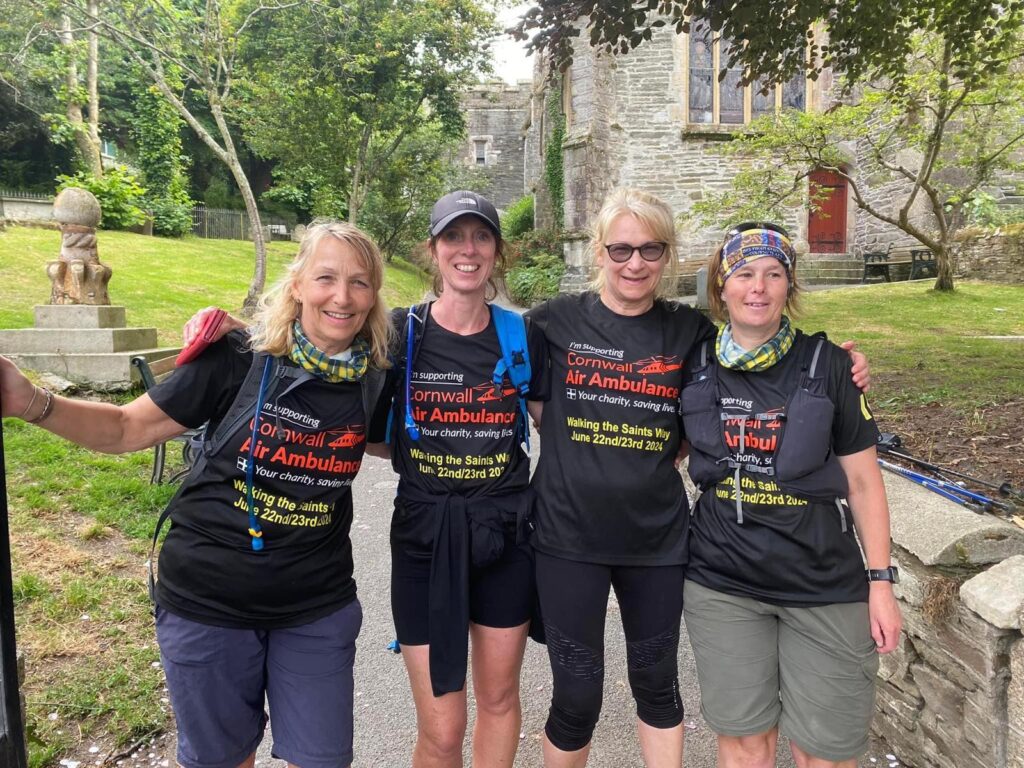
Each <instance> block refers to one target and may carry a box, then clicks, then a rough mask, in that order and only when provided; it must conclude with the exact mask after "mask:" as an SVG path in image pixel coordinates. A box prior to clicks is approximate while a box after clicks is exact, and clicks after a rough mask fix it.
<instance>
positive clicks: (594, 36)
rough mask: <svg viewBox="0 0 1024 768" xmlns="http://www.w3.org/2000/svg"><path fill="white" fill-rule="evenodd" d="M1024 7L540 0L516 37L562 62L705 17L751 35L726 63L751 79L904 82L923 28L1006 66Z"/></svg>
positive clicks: (957, 50) (876, 1)
mask: <svg viewBox="0 0 1024 768" xmlns="http://www.w3.org/2000/svg"><path fill="white" fill-rule="evenodd" d="M649 11H652V12H651V13H649ZM653 11H656V12H653ZM1022 11H1024V2H1021V0H977V1H976V2H970V3H964V2H962V1H961V0H860V2H855V3H854V2H844V1H843V0H731V1H730V2H727V3H723V2H719V1H718V0H661V2H649V3H636V2H634V0H538V2H537V3H536V4H535V7H534V8H533V9H531V11H530V12H529V13H528V14H526V15H525V16H524V17H523V21H521V22H520V24H519V25H518V27H517V28H516V36H517V37H518V38H519V39H521V40H527V39H529V40H530V48H531V49H534V50H536V49H541V50H544V51H546V52H547V53H548V54H549V55H550V61H551V65H552V68H555V69H562V68H564V67H565V66H567V65H569V64H571V63H572V57H573V46H574V45H580V43H581V42H584V43H585V42H587V41H589V43H590V44H591V45H593V46H597V47H599V48H600V49H603V50H605V51H607V52H616V53H623V52H626V51H629V50H632V49H635V48H637V47H638V46H641V45H642V44H643V43H644V42H645V41H648V40H650V39H651V38H652V37H653V36H654V33H655V32H657V31H659V30H660V29H662V28H667V29H671V30H674V31H675V32H677V33H681V32H689V30H690V25H691V23H692V22H693V21H694V20H696V19H705V20H707V21H708V22H709V23H710V26H711V29H713V30H714V31H715V33H716V36H718V35H720V36H721V37H722V38H725V39H729V40H742V41H743V44H742V45H734V46H732V48H731V51H732V52H731V55H730V57H729V61H728V62H725V61H723V62H722V68H723V69H725V68H727V67H728V68H730V69H731V68H734V67H735V68H738V69H742V70H743V71H744V74H745V77H746V81H747V82H752V81H754V80H756V79H758V78H759V77H764V78H765V79H767V80H769V81H770V82H777V83H781V82H785V81H786V80H788V79H789V78H790V77H792V76H793V75H794V74H796V73H797V72H800V71H802V70H804V69H807V70H809V72H810V76H811V78H812V79H817V76H818V74H819V73H820V72H821V71H822V70H823V69H826V68H832V69H834V70H835V71H837V72H845V73H846V74H847V76H849V77H850V78H851V79H852V80H856V81H864V80H874V79H878V78H885V79H886V80H888V81H890V82H892V83H893V84H894V85H895V86H896V87H897V88H900V87H902V84H903V80H904V78H905V77H906V75H907V72H908V70H910V69H912V67H913V61H914V48H913V44H912V42H911V39H912V36H913V35H914V34H915V33H916V32H918V31H925V32H928V33H939V34H942V35H944V37H945V38H946V39H947V40H948V41H949V51H950V56H951V60H952V61H957V62H959V61H979V62H981V63H982V67H981V70H980V73H981V75H982V76H983V77H985V76H987V75H988V74H989V73H991V72H998V71H999V69H1000V68H1001V60H1002V59H1004V57H1005V55H1006V49H1005V48H1003V47H1001V45H1000V40H999V36H1000V34H999V33H1000V31H1003V30H1007V29H1010V28H1012V29H1019V28H1020V25H1021V22H1022ZM581 17H587V19H588V25H587V27H586V28H585V29H586V31H587V32H588V37H587V38H583V37H581V36H580V28H579V20H580V18H581ZM815 26H818V27H819V28H821V27H824V28H827V29H828V37H827V42H825V41H823V40H822V39H821V38H820V36H819V37H817V38H815V37H814V36H813V35H812V33H811V30H812V28H813V27H815ZM641 55H642V54H641Z"/></svg>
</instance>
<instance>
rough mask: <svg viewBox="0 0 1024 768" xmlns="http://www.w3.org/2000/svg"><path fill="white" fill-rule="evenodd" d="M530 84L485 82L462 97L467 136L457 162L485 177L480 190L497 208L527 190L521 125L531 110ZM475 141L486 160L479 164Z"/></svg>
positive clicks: (517, 197) (523, 127)
mask: <svg viewBox="0 0 1024 768" xmlns="http://www.w3.org/2000/svg"><path fill="white" fill-rule="evenodd" d="M530 93H531V84H530V83H529V82H523V83H519V84H517V85H507V84H505V83H485V84H482V85H478V86H474V87H473V88H471V89H470V90H469V91H467V92H466V93H465V94H464V95H463V97H462V106H463V111H464V112H465V117H466V139H465V141H464V142H463V145H462V149H461V151H460V152H459V153H458V156H457V158H456V162H458V163H460V164H462V165H465V166H469V167H471V168H473V169H474V170H476V171H477V172H479V173H481V174H482V175H483V176H484V178H486V180H487V181H486V183H485V184H483V185H481V187H480V189H479V191H480V192H481V193H482V194H484V195H486V196H487V197H489V198H490V199H491V201H492V202H493V203H494V205H495V206H496V207H497V208H499V209H505V208H507V207H508V206H509V205H511V204H512V203H514V202H515V201H516V200H518V199H519V198H521V197H522V196H523V195H524V194H526V185H525V182H524V151H523V142H524V137H523V133H524V129H525V126H526V125H527V123H528V117H529V112H530ZM477 142H482V144H483V146H484V149H485V159H486V163H485V164H484V165H478V164H477V160H476V148H477Z"/></svg>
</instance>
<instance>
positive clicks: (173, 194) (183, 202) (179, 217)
mask: <svg viewBox="0 0 1024 768" xmlns="http://www.w3.org/2000/svg"><path fill="white" fill-rule="evenodd" d="M193 205H194V203H193V201H192V198H190V197H189V196H188V192H186V191H185V187H184V180H183V179H181V178H180V177H179V178H177V179H175V180H174V183H173V184H172V185H171V188H170V191H169V194H168V195H167V196H166V197H160V198H155V199H150V200H148V201H147V206H148V207H149V212H150V213H151V214H152V216H153V234H155V235H162V236H163V237H181V236H182V235H185V234H187V233H189V232H191V231H192V206H193Z"/></svg>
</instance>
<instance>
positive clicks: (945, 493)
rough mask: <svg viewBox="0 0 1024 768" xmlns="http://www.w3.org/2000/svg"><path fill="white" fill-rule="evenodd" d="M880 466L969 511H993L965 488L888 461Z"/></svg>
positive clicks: (879, 460)
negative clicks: (974, 498)
mask: <svg viewBox="0 0 1024 768" xmlns="http://www.w3.org/2000/svg"><path fill="white" fill-rule="evenodd" d="M878 464H879V466H881V467H882V468H883V469H887V470H888V471H890V472H892V473H893V474H895V475H900V476H901V477H904V478H906V479H907V480H910V481H912V482H915V483H917V484H918V485H921V486H924V487H925V488H927V489H928V490H929V491H932V492H933V493H937V494H939V496H942V497H943V498H946V499H949V500H950V501H953V502H956V503H957V504H959V505H960V506H962V507H967V509H969V510H971V511H972V512H978V513H982V512H988V511H991V507H990V506H988V505H983V504H981V503H979V502H976V501H974V500H972V499H971V498H970V496H974V495H976V494H972V493H971V492H970V491H966V490H964V489H963V488H960V487H959V486H955V485H951V484H950V483H944V484H942V481H941V480H936V479H935V478H931V477H925V476H924V475H920V474H918V473H917V472H914V471H912V470H909V469H907V468H906V467H901V466H899V465H897V464H892V463H890V462H888V461H885V460H884V459H878ZM954 489H956V490H954Z"/></svg>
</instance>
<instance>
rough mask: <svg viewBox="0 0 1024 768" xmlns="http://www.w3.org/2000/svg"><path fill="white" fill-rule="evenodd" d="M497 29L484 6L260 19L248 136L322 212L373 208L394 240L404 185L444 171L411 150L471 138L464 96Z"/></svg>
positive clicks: (407, 1)
mask: <svg viewBox="0 0 1024 768" xmlns="http://www.w3.org/2000/svg"><path fill="white" fill-rule="evenodd" d="M493 30H494V19H493V14H492V13H491V12H490V11H489V10H486V9H485V8H484V6H483V5H482V4H481V3H478V2H477V0H393V2H388V3H379V2H375V1H374V0H340V1H339V2H338V3H333V4H313V3H302V4H298V6H297V7H295V8H292V9H290V10H289V11H288V12H287V13H283V14H280V15H278V16H276V17H275V18H274V20H273V23H272V24H271V23H269V21H268V20H267V19H262V20H256V21H255V22H254V23H253V24H251V25H250V27H249V30H248V33H247V35H246V37H245V38H244V39H243V40H242V49H241V50H242V61H244V64H245V67H246V71H247V76H246V84H245V87H244V89H242V90H241V91H239V92H238V93H239V96H240V99H241V100H242V102H243V103H242V104H241V105H240V106H241V110H240V114H241V115H242V116H243V117H244V120H243V126H244V132H245V138H246V140H247V141H248V142H249V143H250V144H251V146H252V147H253V148H254V149H255V150H256V151H257V152H259V153H260V154H261V155H262V156H264V157H266V158H268V159H273V160H275V161H276V165H275V170H274V175H275V181H276V183H277V184H278V185H281V186H288V187H291V188H292V189H296V190H301V191H302V194H303V195H304V196H307V197H308V206H309V209H310V212H311V213H313V214H314V215H333V216H345V217H346V218H350V219H354V220H356V221H363V220H364V216H363V212H362V210H361V209H362V208H363V206H364V205H368V206H370V207H371V208H372V209H373V210H372V211H371V212H369V213H368V214H367V217H368V219H367V220H371V221H374V222H381V221H384V220H386V221H387V223H386V224H380V229H381V231H382V232H384V233H394V232H395V231H397V228H396V226H395V221H396V217H397V216H399V212H400V211H401V209H402V208H403V205H404V206H406V207H407V206H408V203H409V202H411V199H410V196H409V195H406V194H404V193H403V191H402V190H403V188H404V187H405V186H407V185H414V186H418V185H419V183H420V180H419V178H418V177H419V176H420V175H421V174H422V173H430V174H432V173H433V172H432V171H430V170H428V169H426V168H423V169H417V168H415V167H414V166H412V165H410V163H409V157H410V156H415V155H417V154H420V153H419V150H418V149H417V148H416V147H413V148H412V149H410V150H409V151H408V152H405V153H404V154H403V150H402V147H403V145H405V144H406V143H413V144H416V143H417V142H419V143H420V144H422V143H435V144H436V143H437V141H438V140H439V138H440V137H443V138H444V139H446V140H451V139H454V138H455V137H458V136H461V134H462V131H463V128H464V125H463V119H462V111H461V108H460V105H459V94H460V92H461V91H462V89H463V88H464V87H465V86H467V85H469V84H470V83H472V82H475V80H476V77H477V75H478V74H479V73H480V72H482V71H484V70H486V69H487V67H488V66H489V63H488V62H489V54H488V50H487V41H488V37H489V35H490V34H491V32H492V31H493ZM399 176H401V177H402V178H403V179H404V182H401V181H399V180H398V177H399ZM373 226H378V225H377V224H374V225H373Z"/></svg>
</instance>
